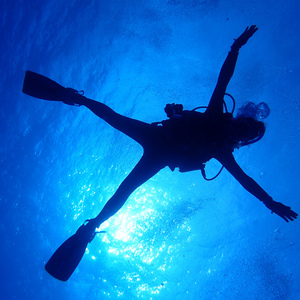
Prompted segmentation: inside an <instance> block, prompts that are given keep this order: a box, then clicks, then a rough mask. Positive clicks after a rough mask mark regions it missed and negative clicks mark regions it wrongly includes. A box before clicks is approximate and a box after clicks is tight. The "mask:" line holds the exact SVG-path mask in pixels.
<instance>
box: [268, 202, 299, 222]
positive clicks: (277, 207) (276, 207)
mask: <svg viewBox="0 0 300 300" xmlns="http://www.w3.org/2000/svg"><path fill="white" fill-rule="evenodd" d="M264 204H265V205H266V207H267V208H269V209H270V210H271V211H272V213H275V214H276V215H278V216H279V217H281V218H282V219H283V220H284V221H286V222H289V220H290V221H294V220H295V219H297V217H298V214H297V213H295V212H294V211H292V210H291V208H290V207H288V206H285V205H284V204H282V203H280V202H276V201H273V200H272V201H268V202H266V203H264Z"/></svg>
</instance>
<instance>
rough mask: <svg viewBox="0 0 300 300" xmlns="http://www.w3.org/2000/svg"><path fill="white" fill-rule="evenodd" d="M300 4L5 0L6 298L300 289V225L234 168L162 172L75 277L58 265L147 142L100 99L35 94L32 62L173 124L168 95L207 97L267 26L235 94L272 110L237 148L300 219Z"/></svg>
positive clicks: (2, 201) (0, 171) (292, 295)
mask: <svg viewBox="0 0 300 300" xmlns="http://www.w3.org/2000/svg"><path fill="white" fill-rule="evenodd" d="M299 10H300V4H299V1H296V0H290V1H285V0H275V1H274V0H272V1H271V0H266V1H261V0H250V1H240V0H229V1H225V0H208V1H200V0H140V1H133V0H130V1H125V0H90V1H79V0H68V1H66V0H45V1H37V0H31V1H25V0H11V1H8V0H3V1H1V2H0V12H1V18H0V32H1V45H0V49H1V56H0V66H1V80H0V85H1V100H0V101H1V108H0V118H1V122H0V141H1V142H0V187H1V189H0V216H1V218H0V234H1V252H0V276H1V277H0V279H1V280H0V282H1V287H0V298H1V299H5V300H6V299H7V300H10V299H22V300H29V299H30V300H32V299H54V300H57V299H66V300H67V299H72V300H82V299H83V300H85V299H86V300H94V299H95V300H96V299H101V300H102V299H146V300H148V299H153V300H156V299H157V300H160V299H172V300H182V299H184V300H185V299H188V300H190V299H191V300H194V299H197V300H198V299H204V300H206V299H209V300H210V299H264V300H265V299H278V300H279V299H280V300H283V299H300V296H299V295H300V284H299V283H300V257H299V254H300V243H299V237H300V220H296V221H295V222H290V223H285V222H284V221H283V220H282V219H281V218H280V217H278V216H277V215H275V214H271V213H270V211H269V210H268V209H267V208H265V206H264V205H263V204H262V203H261V202H260V201H258V200H257V199H256V198H254V197H253V196H252V195H251V194H249V193H247V192H246V191H245V190H244V189H243V188H242V187H241V186H240V185H239V184H238V183H237V182H236V180H235V179H234V178H232V176H231V175H230V174H229V173H228V172H227V171H223V172H222V173H221V175H220V176H219V177H218V178H217V179H215V180H214V181H211V182H206V181H204V180H203V178H202V176H201V173H200V172H190V173H184V174H182V173H179V172H178V171H174V172H171V171H170V170H169V169H167V168H166V169H163V170H162V171H161V172H159V173H158V174H157V175H156V176H154V177H153V178H152V179H151V180H149V181H148V182H147V183H145V184H144V185H142V186H141V187H140V188H139V189H137V190H136V192H134V193H133V194H132V195H131V197H130V198H129V200H128V201H127V203H126V205H125V206H124V207H123V209H122V210H120V211H119V213H118V214H117V215H115V216H114V217H113V218H111V219H110V220H109V221H107V222H106V223H105V224H104V226H103V227H101V230H105V231H106V233H105V234H101V235H98V236H97V237H96V238H95V239H94V241H93V242H92V243H91V244H89V245H88V249H87V250H86V253H85V255H84V257H83V259H82V261H81V263H80V264H79V266H78V268H77V269H76V271H75V272H74V274H73V275H72V277H71V278H70V279H69V281H67V282H60V281H58V280H56V279H54V278H52V277H51V276H50V275H49V274H48V273H47V272H46V271H45V269H44V266H45V263H46V262H47V261H48V259H49V258H50V256H51V255H52V254H53V252H54V251H55V250H56V249H57V247H58V246H59V245H60V244H61V243H62V242H63V241H65V240H66V239H67V238H68V237H69V236H71V235H72V234H73V233H74V232H75V231H76V230H77V228H78V227H79V226H80V225H81V224H82V223H83V222H84V221H85V220H86V219H89V218H92V217H95V216H96V215H97V214H98V212H99V211H100V210H101V209H102V207H103V206H104V204H105V203H106V201H107V200H108V199H109V198H110V197H111V196H112V194H113V193H114V192H115V191H116V189H117V187H118V186H119V184H120V183H121V182H122V180H123V179H124V178H125V177H126V175H127V174H128V173H129V172H130V170H131V169H132V168H133V167H134V165H135V164H136V163H137V161H138V160H139V158H140V157H141V154H142V148H141V147H140V146H139V145H138V144H137V143H135V142H134V141H132V140H131V139H129V138H128V137H126V136H124V135H123V134H121V133H119V132H117V131H115V130H114V129H112V128H111V127H109V126H108V125H107V124H106V123H105V122H104V121H102V120H101V119H99V118H97V117H96V116H95V115H93V113H91V112H90V111H89V110H88V109H87V108H84V107H72V106H69V105H64V104H62V103H59V102H50V101H43V100H39V99H35V98H32V97H29V96H27V95H25V94H23V93H22V84H23V78H24V75H25V71H26V70H28V69H29V70H32V71H35V72H38V73H40V74H43V75H45V76H47V77H50V78H52V79H53V80H55V81H57V82H59V83H60V84H62V85H63V86H69V87H73V88H75V89H78V90H81V89H82V90H84V91H85V94H86V96H88V97H89V98H93V99H97V100H99V101H102V102H104V103H105V104H107V105H109V106H110V107H112V108H113V109H114V110H116V111H117V112H119V113H121V114H124V115H126V116H129V117H133V118H137V119H140V120H142V121H145V122H154V121H160V120H162V119H165V118H166V116H165V113H164V107H165V104H166V103H172V102H177V103H182V104H183V105H184V107H185V108H186V109H193V108H194V107H196V106H200V105H207V104H208V101H209V99H210V96H211V94H212V92H213V89H214V87H215V84H216V81H217V77H218V73H219V70H220V68H221V66H222V63H223V61H224V60H225V58H226V55H227V53H228V51H229V50H230V46H231V44H232V42H233V39H234V38H237V37H238V36H239V35H240V34H241V33H242V32H243V31H244V29H245V28H246V26H248V25H251V24H256V25H257V26H258V27H259V30H258V31H257V33H255V35H254V36H253V37H252V38H251V39H250V40H249V42H248V43H247V45H246V46H244V47H243V48H242V49H241V51H240V55H239V58H238V62H237V66H236V70H235V74H234V76H233V78H232V80H231V82H230V84H229V86H228V90H227V91H228V92H229V93H231V94H232V95H233V96H234V97H235V99H236V102H237V106H241V105H242V104H243V103H244V102H245V101H253V102H255V103H259V102H262V101H264V102H266V103H268V105H269V106H270V109H271V114H270V116H269V117H268V118H267V119H266V122H267V131H266V134H265V136H264V138H263V139H262V140H261V141H260V142H258V143H256V144H254V145H252V146H247V147H244V148H242V149H240V150H238V151H235V158H236V160H237V162H238V163H239V164H240V165H241V167H242V168H243V169H244V170H245V172H246V173H247V174H249V175H250V176H251V177H253V178H254V179H255V180H257V182H258V183H259V184H260V185H261V186H262V187H263V188H264V189H265V190H266V191H267V192H268V193H269V194H270V195H271V196H272V197H273V198H274V200H276V201H280V202H283V203H284V204H286V205H289V206H291V207H292V208H293V209H294V210H295V211H296V212H298V213H299V212H300V204H299V188H300V180H299V167H300V161H299V153H300V148H299V138H300V130H299V129H300V97H299V95H300V84H299V82H300V81H299V78H300V52H299V48H300V39H299V28H300V18H299ZM218 168H219V166H218V165H217V164H216V163H214V162H210V163H208V165H207V173H208V175H209V176H210V175H214V174H215V172H216V170H218Z"/></svg>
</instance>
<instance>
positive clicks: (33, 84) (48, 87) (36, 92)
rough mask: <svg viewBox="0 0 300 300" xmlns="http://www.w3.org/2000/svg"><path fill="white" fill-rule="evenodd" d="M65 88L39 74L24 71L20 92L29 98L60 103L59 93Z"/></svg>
mask: <svg viewBox="0 0 300 300" xmlns="http://www.w3.org/2000/svg"><path fill="white" fill-rule="evenodd" d="M64 89H65V88H64V87H63V86H61V85H60V84H58V83H57V82H55V81H54V80H52V79H50V78H48V77H46V76H43V75H41V74H38V73H35V72H32V71H26V73H25V77H24V82H23V88H22V91H23V93H24V94H27V95H29V96H32V97H35V98H39V99H44V100H52V101H61V99H59V92H61V91H62V90H64Z"/></svg>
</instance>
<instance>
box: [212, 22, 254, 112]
mask: <svg viewBox="0 0 300 300" xmlns="http://www.w3.org/2000/svg"><path fill="white" fill-rule="evenodd" d="M257 30H258V28H257V27H256V25H252V26H251V27H250V28H249V27H247V28H246V30H245V31H244V32H243V33H242V34H241V35H240V36H239V37H238V38H237V39H235V41H234V43H233V44H232V46H231V50H230V51H229V53H228V55H227V57H226V59H225V62H224V63H223V66H222V68H221V71H220V74H219V77H218V81H217V85H216V87H215V89H214V92H213V94H212V97H211V99H210V101H209V104H208V108H207V110H206V113H207V114H212V115H215V116H216V115H220V114H222V113H223V98H224V94H225V92H226V88H227V85H228V83H229V81H230V79H231V77H232V75H233V73H234V69H235V65H236V62H237V57H238V54H239V49H240V48H241V47H242V46H243V45H245V44H246V43H247V41H248V40H249V38H250V37H251V36H252V35H253V34H254V33H255V32H256V31H257Z"/></svg>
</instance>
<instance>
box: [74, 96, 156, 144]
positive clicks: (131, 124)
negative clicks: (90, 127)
mask: <svg viewBox="0 0 300 300" xmlns="http://www.w3.org/2000/svg"><path fill="white" fill-rule="evenodd" d="M82 98H83V99H82V100H81V103H80V104H81V105H84V106H86V107H87V108H88V109H90V110H91V111H92V112H93V113H94V114H95V115H97V116H98V117H99V118H101V119H103V120H104V121H106V122H107V123H108V124H109V125H111V126H112V127H114V128H115V129H117V130H119V131H121V132H123V133H124V134H126V135H128V136H129V137H131V138H132V139H134V140H135V141H137V142H138V143H140V144H142V146H143V145H145V144H146V143H147V142H148V141H149V139H150V135H153V131H154V129H153V126H152V125H150V124H148V123H145V122H142V121H139V120H135V119H132V118H128V117H125V116H123V115H120V114H118V113H116V112H115V111H114V110H112V109H111V108H110V107H108V106H107V105H105V104H104V103H101V102H97V101H95V100H92V99H88V98H85V97H82Z"/></svg>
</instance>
